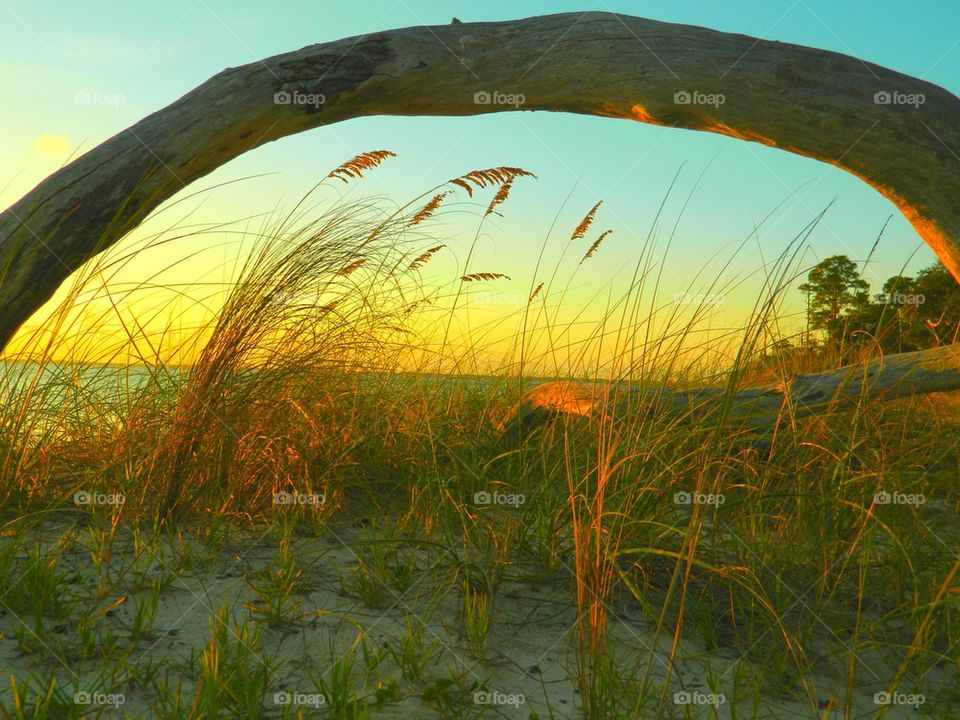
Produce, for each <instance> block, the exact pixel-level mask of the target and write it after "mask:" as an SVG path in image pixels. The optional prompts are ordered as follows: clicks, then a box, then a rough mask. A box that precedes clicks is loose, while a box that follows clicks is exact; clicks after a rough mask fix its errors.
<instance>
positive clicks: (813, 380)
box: [500, 345, 960, 441]
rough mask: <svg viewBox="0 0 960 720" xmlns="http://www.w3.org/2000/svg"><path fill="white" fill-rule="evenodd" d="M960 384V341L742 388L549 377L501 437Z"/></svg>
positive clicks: (754, 413)
mask: <svg viewBox="0 0 960 720" xmlns="http://www.w3.org/2000/svg"><path fill="white" fill-rule="evenodd" d="M958 389H960V345H945V346H942V347H937V348H932V349H930V350H921V351H918V352H910V353H900V354H897V355H886V356H883V357H877V358H874V359H873V360H870V361H869V362H866V363H858V364H854V365H847V366H845V367H841V368H838V369H836V370H830V371H827V372H821V373H812V374H807V375H799V374H798V375H794V376H793V377H791V378H790V380H789V382H785V383H777V384H775V385H769V386H765V387H749V388H744V389H741V390H738V391H736V392H732V393H731V392H728V390H727V389H726V388H719V387H701V388H693V389H689V390H670V389H667V388H659V387H632V386H628V385H624V384H606V383H602V382H596V383H590V382H583V383H578V382H549V383H543V384H541V385H537V386H536V387H534V388H533V389H532V390H530V391H529V392H527V393H526V394H525V395H524V397H523V398H522V399H521V401H520V402H519V403H518V404H517V406H516V407H515V408H514V410H513V412H512V413H511V414H510V416H509V417H508V418H507V419H506V421H505V422H503V423H501V425H500V430H501V432H502V434H503V438H504V439H505V440H508V441H513V440H521V439H523V438H524V437H525V436H527V435H528V434H530V433H531V432H532V431H534V430H535V429H537V428H538V427H541V426H542V425H543V424H544V423H545V422H547V421H548V420H550V419H551V418H555V417H558V416H563V415H580V416H584V417H597V416H599V415H601V414H603V415H607V416H609V417H612V418H616V417H618V416H622V415H625V414H629V413H632V412H637V411H638V410H639V411H641V412H651V413H657V414H660V413H662V414H663V415H664V417H673V418H680V419H695V418H696V419H703V418H707V417H708V416H711V415H713V416H715V417H716V418H717V419H718V420H720V421H722V422H724V423H725V424H728V425H729V426H730V427H731V428H737V429H746V428H749V429H754V430H760V431H766V430H772V429H773V428H774V427H775V426H776V425H777V423H778V422H779V421H780V420H781V419H783V418H785V417H795V418H796V417H802V416H805V415H811V414H814V413H818V412H823V411H825V410H827V409H831V408H837V407H842V406H844V405H847V406H853V405H854V404H856V403H857V402H860V401H861V400H868V399H871V400H892V399H894V398H899V397H905V396H908V395H923V394H927V393H934V392H946V391H950V390H958Z"/></svg>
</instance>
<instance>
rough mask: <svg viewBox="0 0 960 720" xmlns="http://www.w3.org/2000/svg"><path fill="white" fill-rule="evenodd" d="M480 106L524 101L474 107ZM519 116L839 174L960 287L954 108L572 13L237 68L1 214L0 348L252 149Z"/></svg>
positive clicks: (879, 77) (881, 82)
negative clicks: (646, 130)
mask: <svg viewBox="0 0 960 720" xmlns="http://www.w3.org/2000/svg"><path fill="white" fill-rule="evenodd" d="M483 92H485V93H490V94H493V93H502V94H504V95H505V96H509V95H514V96H519V95H522V96H523V100H524V102H523V104H499V101H498V99H497V98H496V97H494V96H492V95H491V96H490V98H489V99H490V100H491V102H489V103H483V102H480V103H478V102H476V101H475V94H476V93H483ZM276 93H286V95H280V96H278V97H279V99H280V100H284V99H286V100H289V102H288V103H286V104H283V103H282V102H281V103H278V102H275V94H276ZM683 93H686V95H683ZM878 93H881V94H882V93H887V95H879V96H877V94H878ZM721 95H722V97H723V102H722V103H720V102H719V99H718V98H719V96H721ZM321 96H322V102H321ZM710 96H714V102H713V104H710ZM875 96H877V97H879V98H880V99H881V100H883V99H890V100H891V102H890V103H888V104H883V103H877V102H875ZM911 97H913V98H914V102H913V103H911V102H910V98H911ZM918 98H922V104H921V102H920V100H919V99H918ZM480 99H481V100H483V99H484V97H481V98H480ZM501 99H502V100H507V101H508V100H509V98H501ZM517 99H518V98H514V100H517ZM685 99H687V100H690V102H684V100H685ZM701 100H702V101H703V102H701ZM507 110H552V111H564V112H574V113H583V114H588V115H599V116H604V117H610V118H626V119H630V120H638V121H640V122H646V123H654V124H657V125H666V126H670V127H678V128H686V129H690V130H703V131H708V132H716V133H722V134H725V135H729V136H731V137H735V138H740V139H743V140H749V141H753V142H759V143H763V144H765V145H769V146H773V147H778V148H781V149H783V150H786V151H788V152H792V153H797V154H800V155H805V156H809V157H812V158H816V159H817V160H822V161H823V162H827V163H831V164H834V165H836V166H837V167H840V168H842V169H844V170H847V171H849V172H851V173H853V174H855V175H857V176H858V177H860V178H862V179H863V180H864V181H866V182H867V183H869V184H870V185H872V186H873V187H875V188H876V189H877V190H879V191H880V192H881V193H883V194H884V195H885V196H886V197H888V198H890V200H892V201H893V203H894V204H895V205H896V206H897V207H898V208H899V209H900V210H901V212H903V214H904V215H905V216H906V217H907V219H908V220H909V221H910V222H911V223H912V224H913V226H914V227H915V228H916V230H917V232H918V233H919V234H920V236H921V237H922V238H923V239H924V240H925V241H926V242H927V243H928V244H929V245H930V246H931V247H932V248H933V250H934V251H935V252H936V254H937V255H938V256H939V258H940V259H941V260H942V261H943V262H944V264H945V265H946V266H947V267H948V268H949V269H950V271H951V272H952V273H953V274H954V276H955V277H957V278H958V279H960V203H958V202H957V201H956V194H957V190H958V189H960V159H958V158H960V100H958V99H957V97H955V96H954V95H952V94H951V93H949V92H947V91H946V90H944V89H942V88H940V87H937V86H935V85H932V84H931V83H928V82H925V81H923V80H919V79H916V78H911V77H908V76H906V75H902V74H900V73H897V72H894V71H892V70H889V69H886V68H883V67H880V66H877V65H873V64H871V63H866V62H863V61H861V60H858V59H856V58H853V57H848V56H845V55H840V54H837V53H832V52H826V51H823V50H816V49H812V48H806V47H800V46H797V45H789V44H785V43H778V42H771V41H767V40H760V39H755V38H751V37H747V36H744V35H733V34H729V33H722V32H716V31H713V30H708V29H705V28H700V27H692V26H686V25H673V24H668V23H662V22H655V21H652V20H645V19H642V18H635V17H630V16H624V15H614V14H609V13H598V12H587V13H570V14H563V15H550V16H545V17H535V18H530V19H526V20H516V21H510V22H500V23H456V24H451V25H446V26H434V27H414V28H406V29H399V30H391V31H387V32H378V33H373V34H370V35H363V36H359V37H355V38H346V39H344V40H338V41H336V42H329V43H324V44H319V45H312V46H309V47H306V48H303V49H301V50H297V51H296V52H291V53H287V54H284V55H277V56H275V57H271V58H267V59H265V60H261V61H257V62H253V63H250V64H249V65H243V66H240V67H235V68H228V69H226V70H224V71H223V72H221V73H219V74H218V75H216V76H214V77H213V78H211V79H210V80H208V81H207V82H205V83H203V84H202V85H200V86H199V87H197V88H196V89H194V90H193V91H191V92H189V93H188V94H186V95H184V96H183V97H182V98H180V99H179V100H177V101H176V102H174V103H172V104H171V105H169V106H167V107H166V108H163V109H162V110H159V111H158V112H156V113H154V114H152V115H150V116H148V117H146V118H144V119H143V120H141V121H140V122H138V123H137V124H135V125H134V126H132V127H131V128H129V129H127V130H124V131H123V132H121V133H119V134H117V135H115V136H114V137H112V138H110V139H109V140H107V141H106V142H104V143H102V144H101V145H99V146H98V147H96V148H94V149H92V150H91V151H89V152H87V153H86V154H85V155H82V156H81V157H79V158H77V159H76V160H74V161H73V162H71V163H70V164H69V165H67V166H66V167H64V168H63V169H61V170H59V171H58V172H56V173H54V174H53V175H51V176H50V177H49V178H47V179H46V180H44V181H43V182H42V183H40V185H38V186H37V187H36V188H35V189H34V190H32V191H31V192H30V193H29V194H27V195H26V196H25V197H24V198H22V199H21V200H20V201H18V202H17V203H15V204H14V205H13V206H12V207H10V208H9V209H7V210H6V211H5V212H3V213H2V214H0V268H2V270H0V308H2V310H3V312H2V313H0V347H3V346H4V345H5V344H6V343H7V341H8V340H9V339H10V337H11V335H12V334H13V333H14V332H15V330H16V329H17V328H18V327H19V326H20V325H21V324H22V323H23V322H24V320H26V319H27V318H28V317H29V316H30V315H31V314H32V313H33V312H34V311H36V310H37V309H38V308H39V307H40V306H41V305H42V304H43V303H44V302H46V301H47V300H48V299H49V298H50V297H51V296H52V294H53V293H54V291H55V290H56V288H57V287H58V286H59V285H60V284H61V283H62V282H63V281H64V280H65V279H66V278H67V276H68V275H69V274H70V273H71V272H72V271H74V270H75V269H76V268H78V267H79V266H80V265H81V264H82V263H83V262H84V261H86V260H87V259H89V258H91V257H92V256H93V255H95V254H96V253H98V252H100V251H101V250H103V249H105V248H106V247H108V246H110V245H111V244H113V243H115V242H116V241H117V240H118V239H120V238H121V237H122V236H123V235H124V234H126V233H127V232H129V231H130V230H131V229H132V228H134V227H135V226H136V225H138V224H139V223H140V222H142V221H143V220H144V218H145V217H146V216H147V215H148V213H150V211H152V210H153V209H155V208H156V207H157V206H158V205H160V204H161V203H163V202H164V201H165V200H167V199H168V198H170V197H171V196H172V195H173V194H174V193H176V192H177V191H178V190H180V189H182V188H183V187H184V186H186V185H188V184H189V183H191V182H193V181H194V180H196V179H197V178H200V177H203V176H204V175H206V174H207V173H209V172H211V171H212V170H214V169H215V168H217V167H219V166H220V165H223V164H224V163H226V162H227V161H229V160H231V159H232V158H235V157H237V156H238V155H240V154H242V153H244V152H246V151H248V150H251V149H253V148H255V147H258V146H259V145H263V144H264V143H268V142H271V141H273V140H276V139H278V138H281V137H284V136H286V135H291V134H294V133H298V132H301V131H304V130H308V129H310V128H315V127H319V126H322V125H328V124H331V123H336V122H340V121H343V120H349V119H351V118H357V117H363V116H370V115H475V114H480V113H488V112H501V111H507ZM365 149H366V148H365ZM625 151H626V149H625Z"/></svg>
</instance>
